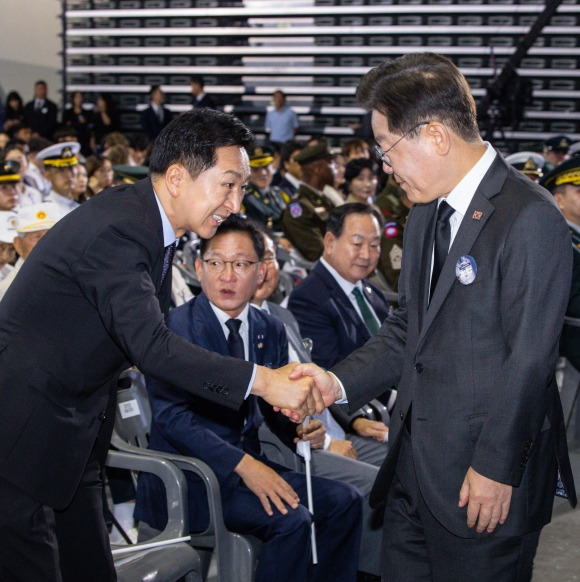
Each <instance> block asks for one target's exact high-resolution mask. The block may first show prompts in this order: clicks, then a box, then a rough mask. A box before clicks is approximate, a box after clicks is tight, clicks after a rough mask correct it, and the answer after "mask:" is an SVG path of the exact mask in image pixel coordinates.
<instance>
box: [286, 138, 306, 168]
mask: <svg viewBox="0 0 580 582" xmlns="http://www.w3.org/2000/svg"><path fill="white" fill-rule="evenodd" d="M303 149H304V145H302V144H301V143H300V142H298V141H295V140H293V139H291V140H288V141H285V142H284V143H283V144H282V147H281V148H280V166H281V167H284V163H285V162H287V161H289V160H290V156H291V155H292V154H293V153H294V152H296V151H299V150H303Z"/></svg>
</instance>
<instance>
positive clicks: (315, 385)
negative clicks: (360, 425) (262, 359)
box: [251, 362, 342, 422]
mask: <svg viewBox="0 0 580 582" xmlns="http://www.w3.org/2000/svg"><path fill="white" fill-rule="evenodd" d="M251 393H252V394H254V395H255V396H260V397H262V398H263V399H264V400H265V401H266V402H268V403H269V404H271V405H272V406H273V407H274V409H276V410H280V411H281V412H282V413H283V414H284V415H285V416H287V417H288V418H290V419H291V420H293V421H294V422H302V421H303V420H304V418H305V417H306V416H312V415H313V414H314V413H319V414H320V413H321V412H322V411H323V410H324V409H325V408H326V407H327V406H330V405H331V404H333V403H334V402H335V401H336V400H338V399H340V398H341V397H342V390H341V387H340V384H339V383H338V381H337V380H336V378H335V377H334V376H333V375H332V374H329V373H328V372H325V371H324V370H323V369H322V368H319V367H318V366H316V365H315V364H298V363H296V362H291V363H290V364H287V365H286V366H284V367H283V368H278V369H277V370H271V369H270V368H265V367H263V366H259V367H258V371H257V372H256V377H255V379H254V383H253V385H252V390H251Z"/></svg>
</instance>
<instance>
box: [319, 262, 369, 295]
mask: <svg viewBox="0 0 580 582" xmlns="http://www.w3.org/2000/svg"><path fill="white" fill-rule="evenodd" d="M319 260H320V262H321V263H322V264H323V265H324V266H325V267H326V268H327V269H328V272H329V273H330V274H331V275H332V276H333V278H334V280H335V281H336V282H337V283H338V285H339V287H340V288H341V289H342V290H343V291H344V293H345V295H346V296H347V297H349V296H350V294H351V293H352V290H353V289H354V288H355V287H358V289H359V290H360V291H362V283H361V282H360V280H359V281H357V282H356V284H355V283H351V282H350V281H347V280H346V279H345V278H344V277H343V276H342V275H340V274H339V272H338V271H337V270H336V269H335V268H334V267H332V266H331V265H330V264H329V263H328V261H326V260H324V258H323V257H320V259H319Z"/></svg>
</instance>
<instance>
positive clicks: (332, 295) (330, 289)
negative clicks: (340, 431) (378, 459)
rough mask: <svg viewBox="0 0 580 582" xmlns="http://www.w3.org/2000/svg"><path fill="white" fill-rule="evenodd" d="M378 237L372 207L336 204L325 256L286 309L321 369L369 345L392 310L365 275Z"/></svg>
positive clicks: (361, 430) (372, 432) (378, 434)
mask: <svg viewBox="0 0 580 582" xmlns="http://www.w3.org/2000/svg"><path fill="white" fill-rule="evenodd" d="M380 238H381V229H380V218H379V216H378V213H377V212H376V211H375V210H373V209H372V208H371V207H370V206H368V205H366V204H360V203H349V204H343V205H342V206H339V207H337V208H335V209H334V210H332V212H331V213H330V214H329V216H328V222H327V224H326V234H325V235H324V253H323V255H322V258H321V259H320V261H319V262H318V263H317V264H316V266H315V267H314V269H313V270H312V272H311V273H310V275H308V277H306V279H304V281H302V283H300V284H299V285H298V286H297V287H296V288H295V289H294V291H292V293H291V295H290V299H289V300H288V309H290V311H291V312H292V313H293V314H294V316H295V317H296V319H297V320H298V324H299V325H300V332H301V333H302V337H308V338H310V339H311V340H312V361H313V362H314V363H315V364H318V365H319V366H321V367H323V368H330V367H332V366H333V365H334V364H336V363H338V362H340V361H342V360H343V359H344V358H346V356H348V355H349V354H350V353H351V352H354V350H356V349H357V348H359V347H361V346H362V345H363V344H365V343H366V342H367V340H369V339H370V338H371V336H373V335H374V334H375V333H376V332H377V331H378V330H379V327H380V325H381V323H382V322H383V320H384V319H385V318H386V317H387V315H388V313H389V306H388V304H387V301H386V299H385V298H384V296H383V294H382V292H381V291H380V289H379V288H378V287H376V286H375V285H373V284H372V283H371V282H370V281H368V280H367V279H365V277H367V276H368V275H369V273H372V272H373V271H374V270H375V268H376V266H377V263H378V260H379V253H380ZM389 397H390V394H387V393H385V395H384V398H381V400H383V401H384V403H385V404H387V403H388V399H389ZM337 420H339V422H341V424H342V425H343V427H344V428H346V429H347V430H352V431H353V432H355V433H356V434H358V435H360V436H366V437H372V438H375V439H377V440H382V439H383V437H384V433H385V431H386V430H387V428H386V427H385V426H384V425H383V426H378V425H379V424H381V423H376V422H374V423H371V421H370V420H369V419H366V418H363V417H360V416H358V414H357V413H356V414H355V415H353V416H351V417H348V418H347V417H346V415H340V416H337ZM360 444H361V446H362V445H363V444H364V441H362V442H361V443H360Z"/></svg>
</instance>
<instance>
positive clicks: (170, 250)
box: [161, 243, 175, 284]
mask: <svg viewBox="0 0 580 582" xmlns="http://www.w3.org/2000/svg"><path fill="white" fill-rule="evenodd" d="M173 255H175V243H172V244H170V245H167V246H166V247H165V254H164V255H163V271H162V272H161V284H163V281H165V277H166V276H167V273H169V268H170V267H171V263H173Z"/></svg>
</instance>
